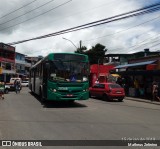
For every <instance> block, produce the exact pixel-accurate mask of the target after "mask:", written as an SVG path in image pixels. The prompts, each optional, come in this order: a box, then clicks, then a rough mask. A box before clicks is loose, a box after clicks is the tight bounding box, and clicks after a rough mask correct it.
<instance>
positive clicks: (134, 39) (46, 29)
mask: <svg viewBox="0 0 160 149" xmlns="http://www.w3.org/2000/svg"><path fill="white" fill-rule="evenodd" d="M31 1H32V0H30V1H21V0H1V5H0V17H1V16H3V15H5V14H7V13H8V12H11V11H12V10H15V9H16V8H19V7H21V6H23V5H24V4H27V3H29V2H31ZM66 1H67V0H55V1H53V2H52V3H50V4H49V5H46V6H45V7H42V8H41V9H38V10H36V11H33V12H32V13H30V14H29V13H28V14H27V15H25V16H23V17H21V18H18V19H16V20H13V21H10V22H9V23H6V24H3V25H0V30H1V34H0V41H1V42H4V43H9V42H15V41H19V40H24V39H28V38H32V37H37V36H40V35H45V34H48V33H52V32H56V31H60V30H63V29H67V28H71V27H74V26H78V25H82V24H85V23H89V22H92V21H96V20H100V19H104V18H107V17H111V16H114V15H117V14H120V13H124V12H127V11H131V10H134V9H138V8H140V7H143V6H145V5H146V1H145V0H141V2H139V0H130V1H128V0H119V1H117V0H109V1H106V0H98V1H95V0H87V1H86V0H81V1H79V0H72V1H71V2H70V3H68V4H66V5H64V6H62V7H59V8H57V9H55V10H52V11H50V12H48V13H46V14H45V15H41V16H40V17H37V18H35V19H33V20H30V21H27V22H25V23H23V24H20V25H17V26H15V27H12V28H9V29H6V30H3V31H2V29H3V28H6V27H7V26H12V25H14V24H17V23H19V22H21V21H25V20H26V19H29V18H32V17H35V16H37V15H39V14H41V13H44V12H46V11H47V10H49V9H53V8H55V7H56V6H58V5H60V4H62V3H64V2H66ZM46 2H49V0H47V1H43V0H38V1H37V2H34V3H32V4H31V5H29V6H27V7H24V8H23V9H22V10H20V11H18V12H16V13H14V14H12V15H11V16H7V17H4V18H1V19H0V24H1V23H3V22H5V21H7V20H10V19H12V18H14V17H16V16H17V15H18V14H19V15H20V14H23V13H25V12H28V11H29V10H32V9H34V8H36V7H38V6H40V5H42V4H44V3H46ZM151 3H154V1H150V4H151ZM148 4H149V2H148ZM4 5H5V7H4ZM157 14H158V12H157V13H152V14H148V15H143V16H139V17H133V18H130V19H126V20H121V21H118V22H113V23H109V24H105V25H101V26H98V27H94V28H90V29H85V30H81V31H77V32H73V33H68V34H64V35H59V36H56V37H50V38H46V39H41V40H35V41H30V42H26V43H22V44H17V45H15V46H16V50H17V52H20V53H23V54H27V55H32V56H38V55H42V56H45V55H47V54H48V53H50V52H74V51H75V47H74V45H73V44H72V43H71V42H70V41H66V40H64V39H62V37H65V38H67V39H69V40H71V41H72V42H73V43H74V44H75V45H76V46H78V47H79V41H80V40H82V45H83V46H87V48H90V47H91V46H94V45H95V44H96V43H101V44H103V45H105V46H106V48H107V49H108V52H109V53H116V52H118V53H119V52H122V53H126V52H130V51H128V49H129V47H131V46H134V45H135V44H138V43H140V41H143V40H144V39H145V38H147V37H151V36H153V35H157V34H158V32H159V29H158V27H157V24H158V23H159V22H158V21H159V20H157V21H156V20H155V21H156V22H155V21H152V22H150V23H146V24H143V25H141V26H139V27H136V28H133V29H128V28H131V27H133V26H135V25H136V24H140V23H142V22H144V21H147V20H149V19H152V18H155V17H156V16H157ZM122 30H126V31H124V32H121V33H117V32H119V31H122ZM110 34H115V35H110ZM107 35H108V36H107ZM102 36H106V37H103V38H100V37H102ZM91 39H94V40H91ZM141 50H143V49H141ZM157 50H158V49H157Z"/></svg>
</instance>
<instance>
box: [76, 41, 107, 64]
mask: <svg viewBox="0 0 160 149" xmlns="http://www.w3.org/2000/svg"><path fill="white" fill-rule="evenodd" d="M106 52H107V49H105V46H104V45H101V44H100V43H98V44H96V45H95V46H92V48H91V49H90V50H87V48H86V47H85V46H83V47H82V48H81V49H80V48H78V49H77V51H75V53H81V54H86V55H88V57H89V61H90V64H98V63H102V61H103V58H104V56H105V53H106Z"/></svg>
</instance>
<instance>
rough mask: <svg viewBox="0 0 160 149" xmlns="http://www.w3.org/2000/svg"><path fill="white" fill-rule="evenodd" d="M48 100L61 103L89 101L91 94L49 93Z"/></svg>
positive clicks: (85, 92) (84, 92)
mask: <svg viewBox="0 0 160 149" xmlns="http://www.w3.org/2000/svg"><path fill="white" fill-rule="evenodd" d="M47 99H48V100H57V101H58V100H59V101H63V100H64V101H65V100H87V99H89V92H88V91H83V92H81V93H79V94H70V93H68V94H59V93H56V92H48V98H47Z"/></svg>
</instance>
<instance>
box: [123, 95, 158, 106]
mask: <svg viewBox="0 0 160 149" xmlns="http://www.w3.org/2000/svg"><path fill="white" fill-rule="evenodd" d="M125 100H132V101H137V102H145V103H150V104H155V105H160V102H156V101H150V100H147V99H141V98H132V97H125Z"/></svg>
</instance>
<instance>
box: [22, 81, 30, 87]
mask: <svg viewBox="0 0 160 149" xmlns="http://www.w3.org/2000/svg"><path fill="white" fill-rule="evenodd" d="M28 84H29V81H22V83H21V86H25V87H28Z"/></svg>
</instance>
